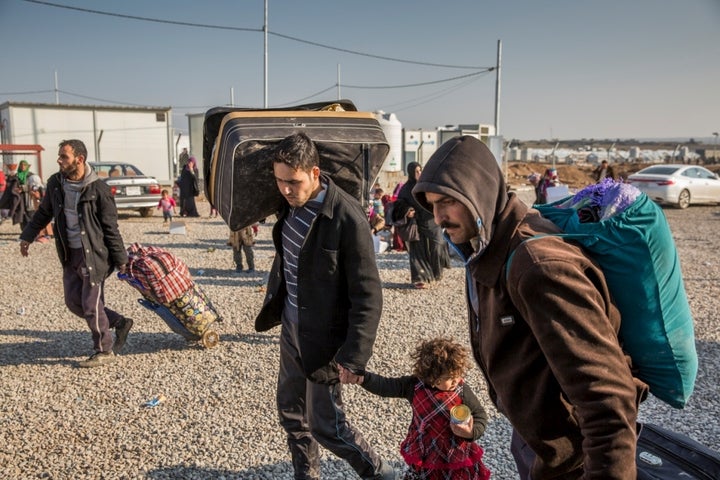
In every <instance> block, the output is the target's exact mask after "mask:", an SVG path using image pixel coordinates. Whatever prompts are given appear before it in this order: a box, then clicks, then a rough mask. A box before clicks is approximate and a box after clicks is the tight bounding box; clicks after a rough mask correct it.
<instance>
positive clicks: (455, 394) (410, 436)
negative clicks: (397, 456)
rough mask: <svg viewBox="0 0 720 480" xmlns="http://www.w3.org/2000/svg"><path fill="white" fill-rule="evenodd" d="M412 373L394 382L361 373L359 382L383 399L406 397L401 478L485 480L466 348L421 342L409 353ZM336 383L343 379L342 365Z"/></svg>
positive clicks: (482, 420) (481, 429)
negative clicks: (407, 407)
mask: <svg viewBox="0 0 720 480" xmlns="http://www.w3.org/2000/svg"><path fill="white" fill-rule="evenodd" d="M411 358H412V359H413V360H414V361H415V365H414V366H413V374H412V375H411V376H403V377H397V378H388V377H382V376H380V375H377V374H375V373H371V372H367V371H366V372H365V374H364V376H363V377H361V380H360V381H359V383H360V384H361V385H362V387H363V388H365V389H366V390H367V391H369V392H371V393H374V394H376V395H380V396H382V397H397V398H405V399H407V400H408V401H409V402H410V404H411V406H412V411H413V416H412V420H411V422H410V427H409V428H408V432H407V435H406V437H405V440H403V442H402V443H401V444H400V453H401V454H402V456H403V458H404V459H405V462H406V463H407V464H408V466H409V469H408V470H407V472H406V473H405V475H404V477H402V478H403V479H404V480H419V479H423V480H445V479H453V480H458V479H459V480H486V479H488V478H490V470H488V469H487V467H485V465H484V464H483V462H482V456H483V450H482V448H481V447H480V446H479V445H478V444H477V443H475V441H476V440H477V439H478V438H480V436H482V434H483V433H485V426H486V425H487V419H488V417H487V412H486V411H485V409H484V408H483V406H482V404H481V403H480V401H479V400H478V399H477V397H476V396H475V394H474V393H473V391H472V390H471V389H470V387H468V386H467V385H466V384H465V381H464V380H463V375H464V374H465V372H466V371H467V369H468V368H470V360H469V354H468V350H467V348H465V347H463V346H462V345H460V344H459V343H457V342H455V341H453V340H451V339H448V338H444V337H439V338H434V339H432V340H426V341H423V342H421V343H420V344H419V345H418V346H417V347H416V349H415V351H414V352H413V353H412V354H411ZM339 369H340V379H341V381H342V380H343V378H344V377H346V376H347V370H345V369H344V368H343V367H342V366H340V367H339Z"/></svg>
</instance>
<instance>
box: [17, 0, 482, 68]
mask: <svg viewBox="0 0 720 480" xmlns="http://www.w3.org/2000/svg"><path fill="white" fill-rule="evenodd" d="M24 1H25V2H28V3H34V4H37V5H44V6H48V7H55V8H64V9H66V10H74V11H78V12H84V13H92V14H95V15H105V16H108V17H117V18H125V19H128V20H139V21H143V22H153V23H164V24H168V25H179V26H182V27H193V28H209V29H215V30H232V31H241V32H255V33H258V32H260V33H262V32H263V31H264V29H262V28H247V27H228V26H224V25H211V24H204V23H192V22H179V21H175V20H163V19H159V18H150V17H141V16H138V15H126V14H121V13H112V12H104V11H101V10H93V9H90V8H80V7H71V6H69V5H61V4H57V3H52V2H44V1H41V0H24ZM268 34H269V35H273V36H276V37H280V38H284V39H287V40H292V41H295V42H299V43H304V44H306V45H312V46H315V47H320V48H326V49H328V50H335V51H337V52H343V53H349V54H351V55H359V56H363V57H370V58H377V59H379V60H386V61H390V62H399V63H409V64H413V65H424V66H428V67H442V68H462V69H472V70H478V69H485V68H487V67H481V66H471V65H448V64H442V63H430V62H420V61H415V60H407V59H403V58H394V57H386V56H383V55H375V54H372V53H365V52H358V51H356V50H349V49H346V48H340V47H335V46H332V45H326V44H324V43H319V42H313V41H310V40H303V39H301V38H297V37H293V36H290V35H285V34H282V33H278V32H271V31H268Z"/></svg>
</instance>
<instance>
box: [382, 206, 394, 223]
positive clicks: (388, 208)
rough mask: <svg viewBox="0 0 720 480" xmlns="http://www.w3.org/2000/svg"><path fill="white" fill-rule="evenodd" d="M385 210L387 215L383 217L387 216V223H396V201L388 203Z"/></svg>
mask: <svg viewBox="0 0 720 480" xmlns="http://www.w3.org/2000/svg"><path fill="white" fill-rule="evenodd" d="M384 210H385V211H384V213H385V215H383V217H385V225H387V226H389V227H391V226H393V225H395V222H394V221H393V215H394V214H395V202H388V203H386V204H385V207H384Z"/></svg>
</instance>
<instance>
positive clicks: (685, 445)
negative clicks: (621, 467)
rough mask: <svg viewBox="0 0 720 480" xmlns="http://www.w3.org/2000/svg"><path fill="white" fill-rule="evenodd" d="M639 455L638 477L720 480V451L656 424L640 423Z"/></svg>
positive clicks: (649, 478) (664, 479) (649, 479)
mask: <svg viewBox="0 0 720 480" xmlns="http://www.w3.org/2000/svg"><path fill="white" fill-rule="evenodd" d="M636 455H637V459H636V460H637V470H638V471H637V478H638V480H666V479H671V478H673V479H685V480H693V479H695V480H718V479H720V454H718V453H717V452H714V451H712V450H710V449H709V448H707V447H706V446H704V445H702V444H701V443H699V442H696V441H695V440H693V439H692V438H690V437H687V436H685V435H682V434H679V433H676V432H671V431H670V430H666V429H664V428H661V427H658V426H657V425H653V424H650V423H645V424H643V425H642V426H641V429H640V436H639V438H638V444H637V454H636Z"/></svg>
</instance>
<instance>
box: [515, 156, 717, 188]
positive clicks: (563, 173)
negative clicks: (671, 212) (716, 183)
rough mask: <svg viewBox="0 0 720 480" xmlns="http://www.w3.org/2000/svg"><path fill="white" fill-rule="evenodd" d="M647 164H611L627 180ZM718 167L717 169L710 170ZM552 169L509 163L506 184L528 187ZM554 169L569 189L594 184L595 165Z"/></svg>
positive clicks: (534, 164) (534, 163)
mask: <svg viewBox="0 0 720 480" xmlns="http://www.w3.org/2000/svg"><path fill="white" fill-rule="evenodd" d="M650 165H651V164H647V163H616V164H613V169H614V170H615V174H616V175H617V176H618V178H627V177H628V175H630V174H633V173H635V172H637V171H639V170H642V169H643V168H645V167H648V166H650ZM710 167H718V168H714V169H713V168H710ZM548 168H552V165H550V164H548V163H537V162H530V163H526V162H510V163H509V164H508V166H507V183H508V184H509V185H510V186H512V187H520V186H526V185H530V182H528V180H527V177H528V175H530V174H532V173H538V174H542V173H543V172H544V171H545V170H546V169H548ZM555 168H556V169H557V171H558V178H560V183H562V184H565V185H568V186H569V187H570V188H574V189H577V188H582V187H585V186H587V185H591V184H593V183H595V179H594V178H593V175H592V171H593V170H594V169H595V165H589V164H578V165H565V164H556V165H555ZM706 168H710V169H711V170H715V171H717V170H720V165H713V166H707V165H706Z"/></svg>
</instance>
